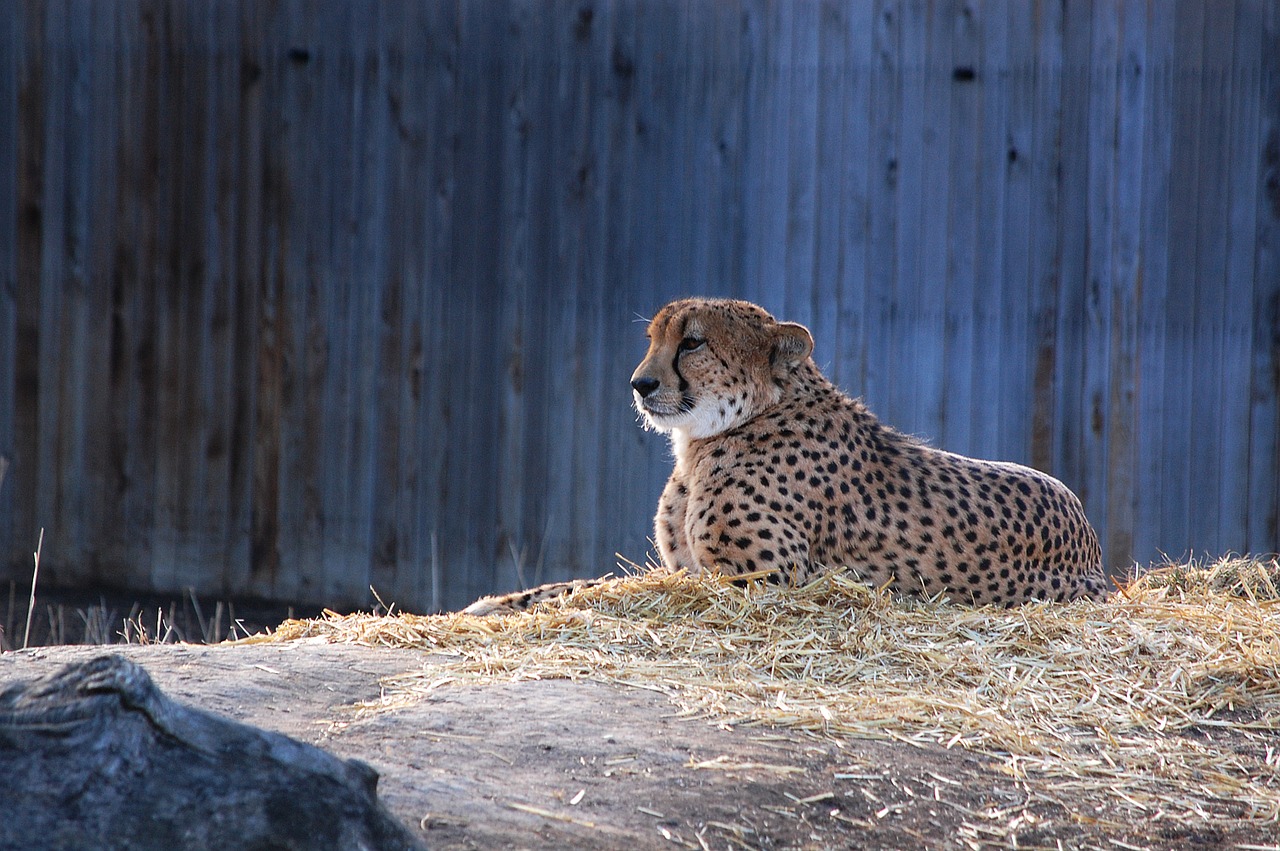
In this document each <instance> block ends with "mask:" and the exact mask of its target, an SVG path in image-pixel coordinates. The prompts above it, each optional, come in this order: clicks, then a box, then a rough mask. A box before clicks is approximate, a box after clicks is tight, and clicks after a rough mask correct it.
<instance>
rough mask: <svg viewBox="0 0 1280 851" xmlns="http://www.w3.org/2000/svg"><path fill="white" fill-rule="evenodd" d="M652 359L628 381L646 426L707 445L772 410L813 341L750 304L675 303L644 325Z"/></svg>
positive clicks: (722, 301)
mask: <svg viewBox="0 0 1280 851" xmlns="http://www.w3.org/2000/svg"><path fill="white" fill-rule="evenodd" d="M647 335H648V337H649V352H648V353H647V354H646V355H645V358H644V360H643V361H641V363H640V366H638V367H636V371H635V373H634V374H633V375H632V376H631V388H632V389H633V390H634V391H635V393H634V396H635V405H636V410H638V411H639V412H640V415H641V416H642V417H643V418H644V421H645V424H646V427H649V428H653V429H655V430H657V431H660V432H663V433H666V434H672V435H673V436H674V437H677V438H680V437H683V438H705V437H711V436H713V435H716V434H719V433H720V432H723V431H726V430H728V429H731V428H734V427H735V426H739V425H741V424H743V423H745V422H747V421H748V420H750V419H752V418H753V417H756V416H758V415H759V414H760V413H762V412H763V411H765V410H767V409H768V408H769V407H770V406H772V405H776V404H777V403H778V401H779V399H780V398H781V396H782V388H783V386H784V385H785V383H786V381H787V378H788V376H789V375H790V374H791V373H792V372H793V371H794V370H795V369H796V368H797V367H798V366H800V365H801V364H803V363H804V362H805V361H807V360H808V358H809V355H810V353H811V352H812V351H813V337H812V336H810V334H809V330H808V329H807V328H805V327H804V326H803V325H797V324H796V323H794V322H778V321H777V320H776V319H774V318H773V317H772V316H770V315H769V313H768V312H766V311H765V310H764V309H762V308H760V307H757V306H756V305H754V304H751V303H750V302H745V301H733V300H729V299H704V298H691V299H683V300H681V301H673V302H671V303H670V304H668V305H667V306H666V307H664V308H662V309H661V310H659V311H658V313H657V315H655V316H654V317H653V320H652V321H650V323H649V329H648V332H647Z"/></svg>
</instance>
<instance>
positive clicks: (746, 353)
mask: <svg viewBox="0 0 1280 851" xmlns="http://www.w3.org/2000/svg"><path fill="white" fill-rule="evenodd" d="M647 333H648V338H649V351H648V353H647V354H646V355H645V358H644V360H643V361H642V362H641V363H640V366H639V367H637V368H636V371H635V373H634V374H633V375H632V377H631V387H632V390H633V391H634V393H633V396H634V401H635V405H636V409H637V410H638V411H639V413H640V416H641V417H642V419H643V421H644V424H645V426H646V427H647V428H650V429H653V430H655V431H658V432H661V433H664V434H667V435H669V436H670V439H671V447H672V451H673V454H674V456H675V466H674V469H673V470H672V472H671V477H670V479H669V480H668V481H667V485H666V487H665V488H664V489H663V491H662V496H661V497H660V498H659V500H658V510H657V515H656V517H655V518H654V541H655V543H656V545H657V548H658V552H659V554H660V555H661V558H662V563H663V565H664V566H666V567H667V568H669V569H672V570H686V571H688V572H690V573H693V574H697V573H701V572H704V571H718V572H719V573H721V574H724V575H728V576H743V575H748V574H749V575H754V576H759V575H762V574H764V575H765V577H766V581H769V582H773V583H778V584H783V585H798V584H804V583H806V582H808V581H810V580H811V579H813V578H814V577H816V576H817V575H819V574H820V573H822V572H823V571H827V570H843V571H848V572H849V573H850V574H852V575H854V576H856V577H858V578H859V579H860V580H861V581H864V582H867V583H870V584H872V585H875V586H877V587H879V586H888V587H889V588H891V589H892V590H894V591H895V592H896V593H900V594H906V595H915V596H923V597H935V596H945V597H949V598H950V599H952V600H953V601H956V602H962V603H967V604H973V605H989V604H992V605H1004V606H1011V605H1016V604H1019V603H1023V602H1026V601H1029V600H1052V601H1059V602H1062V601H1067V600H1073V599H1076V598H1082V597H1083V598H1093V599H1099V598H1102V597H1104V596H1105V594H1106V576H1105V572H1104V570H1103V565H1102V551H1101V549H1100V547H1099V546H1098V538H1097V535H1096V534H1095V533H1094V530H1093V527H1092V526H1090V525H1089V521H1088V519H1087V518H1086V517H1085V514H1084V509H1083V507H1082V506H1081V504H1080V500H1079V499H1077V498H1076V495H1075V494H1074V493H1072V492H1071V490H1070V489H1069V488H1067V486H1066V485H1064V484H1063V483H1062V482H1060V481H1058V480H1057V479H1055V478H1053V477H1052V476H1049V475H1046V474H1045V473H1041V472H1039V471H1037V470H1033V469H1031V468H1029V467H1023V466H1021V465H1018V464H1012V463H1007V462H1001V461H981V460H978V459H975V458H969V457H966V456H963V455H957V454H955V453H952V452H946V451H943V450H941V449H937V448H934V447H932V446H929V445H928V444H926V443H924V442H923V441H920V440H918V439H916V438H913V437H910V436H907V435H904V434H902V433H900V432H898V431H896V430H895V429H893V428H891V427H889V426H887V425H885V424H883V423H881V422H880V421H879V420H878V419H877V418H876V416H875V415H874V414H873V413H872V412H871V411H870V410H869V409H868V408H867V406H866V405H865V404H864V403H863V402H862V400H861V399H855V398H851V397H850V396H848V395H846V394H845V393H843V392H841V391H840V390H839V389H838V388H837V387H836V386H835V385H834V384H832V383H831V382H830V381H829V380H828V379H827V378H826V377H825V376H824V375H823V374H822V372H821V371H820V370H819V369H818V367H817V365H816V364H815V362H814V360H813V357H812V352H813V337H812V336H811V335H810V333H809V330H808V329H807V328H805V327H804V326H803V325H799V324H796V323H794V322H779V321H778V320H776V319H774V317H773V316H772V315H770V314H769V313H768V312H767V311H765V310H764V309H763V308H761V307H759V306H757V305H755V304H752V303H750V302H746V301H737V300H729V299H708V298H690V299H683V300H679V301H674V302H672V303H670V304H668V305H666V306H665V307H663V308H662V309H661V310H659V311H658V313H657V315H655V316H654V317H653V319H652V321H651V322H650V323H649V327H648V332H647ZM598 581H600V580H576V581H575V582H570V583H553V584H551V585H545V586H541V587H539V588H535V589H532V590H529V591H522V592H518V593H516V594H509V595H506V596H502V597H488V598H484V599H482V600H480V601H477V602H476V603H474V604H473V605H472V606H471V607H469V608H468V609H466V610H465V611H468V612H471V613H473V614H488V613H493V612H500V611H513V610H519V609H524V608H528V607H529V606H531V605H533V604H534V603H536V602H538V601H539V600H544V599H547V598H549V597H553V596H556V595H559V594H563V593H566V592H567V591H568V590H571V589H572V588H574V587H579V586H581V585H583V584H591V583H594V582H598Z"/></svg>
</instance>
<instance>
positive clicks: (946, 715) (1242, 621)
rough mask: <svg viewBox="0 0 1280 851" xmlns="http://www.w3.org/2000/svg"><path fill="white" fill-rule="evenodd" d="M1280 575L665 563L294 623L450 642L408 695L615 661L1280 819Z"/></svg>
mask: <svg viewBox="0 0 1280 851" xmlns="http://www.w3.org/2000/svg"><path fill="white" fill-rule="evenodd" d="M1277 585H1280V563H1277V562H1275V561H1272V562H1270V563H1263V562H1259V561H1252V560H1247V559H1235V560H1223V561H1221V562H1219V563H1217V564H1213V565H1208V566H1196V565H1177V566H1167V567H1163V568H1160V569H1157V570H1153V571H1151V572H1150V573H1148V574H1146V575H1144V576H1143V577H1141V578H1140V579H1138V580H1137V581H1135V582H1132V583H1131V584H1128V585H1127V586H1126V587H1123V588H1122V589H1121V590H1120V591H1119V592H1118V593H1116V594H1114V595H1113V597H1112V599H1111V600H1109V601H1107V602H1103V603H1095V602H1090V601H1077V602H1074V603H1070V604H1029V605H1024V606H1021V607H1019V608H1014V609H1000V608H990V607H988V608H971V607H964V606H954V605H950V604H947V603H945V602H939V601H932V602H926V603H918V602H908V601H902V600H897V599H894V598H893V597H891V596H890V595H889V594H887V593H884V592H883V591H875V590H871V589H868V588H867V587H865V586H863V585H861V584H860V583H858V582H855V581H852V580H850V579H848V578H846V577H842V576H828V577H824V578H822V579H819V580H818V581H815V582H813V583H812V584H810V585H808V586H807V587H804V588H800V589H790V590H780V589H777V588H774V587H771V586H766V585H763V584H760V583H755V584H754V585H753V586H752V587H748V588H743V587H738V586H734V585H731V584H728V583H725V582H723V581H719V580H717V579H714V578H692V577H689V576H686V575H683V574H670V573H664V572H652V573H648V574H644V575H640V576H634V577H626V578H622V579H618V580H616V581H610V582H608V583H605V584H603V585H600V586H597V587H593V588H585V589H581V590H578V591H576V592H574V593H573V594H572V595H571V596H570V597H569V598H567V599H564V600H562V601H557V602H552V603H548V604H543V605H541V606H540V607H538V608H537V609H536V610H535V611H534V612H532V613H523V614H518V615H510V616H504V617H497V618H488V619H482V618H474V617H470V616H465V615H439V616H414V615H397V616H392V617H375V616H372V615H359V614H357V615H349V616H339V615H336V614H333V613H329V614H328V616H327V617H326V618H324V619H319V620H311V621H289V622H286V623H285V624H283V625H282V626H281V627H280V629H279V630H278V631H277V632H276V634H275V636H274V637H275V638H276V639H279V640H288V639H292V638H302V637H308V636H325V637H328V638H329V639H330V640H334V641H354V642H362V643H365V644H370V645H378V646H392V647H407V648H416V649H421V650H427V651H432V652H434V653H438V654H441V655H440V657H439V659H440V663H439V664H435V663H434V662H433V664H431V665H429V666H427V667H426V668H425V672H423V673H417V674H411V675H406V676H403V677H400V678H398V679H396V680H394V681H392V682H391V683H390V684H389V697H388V698H387V700H388V701H395V700H401V701H402V700H406V699H416V697H417V696H421V695H426V694H429V693H431V692H432V691H434V690H435V689H438V688H442V687H445V686H447V685H449V684H461V683H483V682H495V681H505V682H509V681H519V680H531V679H543V678H569V679H591V680H597V681H605V682H611V683H618V684H624V685H629V686H634V687H638V688H644V689H652V690H657V691H661V692H664V693H666V694H667V695H669V696H670V698H671V699H672V700H673V701H674V702H675V703H676V704H677V705H679V706H680V707H681V708H682V711H683V712H685V713H689V714H701V715H705V716H708V717H712V718H715V719H718V720H719V721H720V722H721V723H725V724H769V725H779V726H784V727H791V728H797V729H801V730H809V731H814V732H815V733H819V734H825V735H827V736H832V737H836V738H840V737H846V736H854V737H868V736H869V737H877V738H887V739H895V740H900V741H905V742H909V743H912V744H920V745H924V744H928V745H934V744H942V745H943V746H945V747H948V748H951V747H963V748H967V749H972V750H976V751H981V752H984V753H987V754H991V755H993V756H995V757H997V758H998V759H1000V760H1001V761H1002V768H1003V770H1004V771H1006V772H1008V773H1009V774H1011V775H1013V776H1014V777H1017V778H1022V779H1028V780H1034V781H1035V782H1034V783H1032V784H1029V787H1028V788H1029V791H1030V792H1031V794H1032V796H1033V797H1039V798H1040V799H1041V800H1046V801H1051V802H1054V803H1058V804H1062V805H1064V806H1067V807H1068V809H1069V810H1071V811H1073V812H1074V813H1075V814H1076V816H1077V817H1078V818H1081V819H1085V820H1090V821H1093V820H1095V819H1096V818H1097V817H1100V816H1101V814H1102V813H1104V812H1105V813H1107V814H1109V816H1110V817H1112V818H1114V817H1120V818H1122V819H1123V820H1124V821H1130V820H1131V819H1135V818H1140V819H1147V820H1167V821H1174V822H1184V823H1186V822H1192V823H1197V824H1201V825H1203V824H1205V823H1216V824H1220V825H1224V824H1225V823H1229V822H1235V823H1239V822H1243V821H1251V822H1254V823H1256V822H1257V821H1260V820H1261V821H1278V820H1280V737H1277V735H1276V734H1277V731H1278V730H1280V599H1278V598H1280V594H1278V593H1277V590H1276V588H1277ZM1109 823H1110V822H1109ZM1116 823H1117V824H1118V822H1116ZM1130 824H1132V822H1131V821H1130Z"/></svg>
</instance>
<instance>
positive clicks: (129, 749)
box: [0, 655, 421, 851]
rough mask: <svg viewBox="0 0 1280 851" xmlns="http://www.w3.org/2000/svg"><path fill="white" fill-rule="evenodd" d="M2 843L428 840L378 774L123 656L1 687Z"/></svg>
mask: <svg viewBox="0 0 1280 851" xmlns="http://www.w3.org/2000/svg"><path fill="white" fill-rule="evenodd" d="M0 766H3V769H0V848H49V849H72V848H74V849H84V848H111V849H137V851H143V850H144V849H145V851H150V849H156V850H157V851H159V849H192V851H194V850H195V849H224V848H237V849H261V851H266V849H273V851H274V849H280V851H285V850H286V849H314V848H325V849H328V848H333V849H368V850H369V851H382V850H383V849H386V850H387V851H391V849H395V851H401V849H418V848H421V846H420V845H419V843H418V842H417V841H416V840H415V838H414V837H413V836H412V835H410V834H409V833H408V831H406V830H405V829H404V827H403V826H401V825H400V824H399V823H398V822H397V821H396V820H395V819H394V818H392V817H391V815H390V814H389V813H387V811H386V810H385V809H383V808H382V807H381V806H380V805H379V804H378V798H377V783H378V775H377V772H375V771H374V770H373V769H372V768H370V767H369V766H367V765H365V764H364V763H362V762H359V761H356V760H343V759H339V758H337V757H335V756H332V755H331V754H328V753H326V752H324V751H322V750H320V749H319V748H316V747H313V746H311V745H307V744H303V743H302V742H298V741H296V740H294V739H290V738H289V737H287V736H283V735H280V734H278V733H272V732H268V731H265V730H260V729H257V728H255V727H250V726H248V725H245V724H240V723H237V722H235V721H230V720H228V719H225V718H221V717H219V716H217V715H214V714H212V713H209V712H205V711H202V710H199V709H194V708H191V707H188V706H184V705H182V704H180V703H176V702H175V701H173V700H170V699H169V698H168V697H166V696H165V695H164V694H163V693H162V692H161V691H160V690H159V689H158V688H156V686H155V684H154V683H152V681H151V677H149V676H148V675H147V672H146V671H145V670H143V669H142V668H141V667H140V666H138V665H136V664H134V663H132V662H130V661H128V660H126V659H124V658H122V657H120V656H116V655H111V656H100V657H98V658H95V659H92V660H90V661H88V662H85V663H82V664H74V665H68V666H66V667H65V668H63V669H62V670H60V671H57V672H56V673H53V674H51V675H48V676H46V677H43V678H41V679H38V680H34V681H31V682H25V683H17V684H15V685H12V686H10V687H9V688H7V689H6V690H5V691H4V692H3V693H0Z"/></svg>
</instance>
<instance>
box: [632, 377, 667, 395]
mask: <svg viewBox="0 0 1280 851" xmlns="http://www.w3.org/2000/svg"><path fill="white" fill-rule="evenodd" d="M659 383H660V382H659V381H658V379H656V378H633V379H631V389H633V390H635V391H636V392H637V393H639V394H640V398H641V399H643V398H645V397H646V396H648V395H649V394H650V393H652V392H653V391H655V390H657V389H658V384H659Z"/></svg>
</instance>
